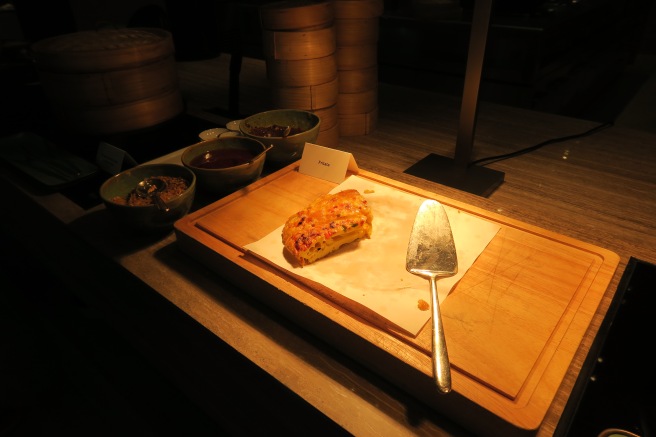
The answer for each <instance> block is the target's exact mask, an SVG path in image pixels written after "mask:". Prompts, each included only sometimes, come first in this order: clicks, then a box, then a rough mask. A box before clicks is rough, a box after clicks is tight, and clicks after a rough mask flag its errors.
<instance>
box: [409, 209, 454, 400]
mask: <svg viewBox="0 0 656 437" xmlns="http://www.w3.org/2000/svg"><path fill="white" fill-rule="evenodd" d="M406 269H407V270H408V272H410V273H412V274H414V275H418V276H421V277H423V278H426V279H429V280H430V291H431V311H432V324H433V336H432V343H433V378H434V379H435V382H436V384H437V387H438V389H439V390H440V392H441V393H448V392H450V391H451V369H450V366H449V355H448V353H447V350H446V340H445V338H444V328H443V327H442V316H441V315H440V304H439V299H438V296H437V278H440V277H448V276H453V275H455V274H456V273H458V256H457V254H456V246H455V243H454V242H453V234H452V233H451V225H450V223H449V218H448V217H447V215H446V211H445V210H444V207H443V206H442V204H440V203H439V202H437V201H435V200H426V201H424V203H422V204H421V206H420V207H419V211H418V212H417V217H415V223H414V225H413V227H412V234H411V235H410V242H409V243H408V255H407V258H406Z"/></svg>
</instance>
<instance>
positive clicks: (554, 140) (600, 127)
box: [469, 121, 613, 167]
mask: <svg viewBox="0 0 656 437" xmlns="http://www.w3.org/2000/svg"><path fill="white" fill-rule="evenodd" d="M611 126H613V122H612V121H607V122H605V123H602V124H600V125H598V126H595V127H593V128H592V129H590V130H587V131H585V132H582V133H579V134H574V135H568V136H565V137H559V138H552V139H550V140H546V141H543V142H541V143H538V144H535V145H533V146H530V147H526V148H524V149H520V150H516V151H514V152H510V153H506V154H503V155H496V156H490V157H487V158H481V159H477V160H475V161H472V162H470V163H469V167H471V166H474V165H481V166H485V165H487V164H492V163H493V162H498V161H502V160H504V159H508V158H514V157H516V156H520V155H524V154H526V153H530V152H533V151H535V150H538V149H540V148H542V147H544V146H548V145H549V144H555V143H562V142H564V141H569V140H574V139H576V138H583V137H587V136H588V135H592V134H594V133H597V132H599V131H601V130H603V129H606V128H608V127H611Z"/></svg>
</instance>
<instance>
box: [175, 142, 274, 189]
mask: <svg viewBox="0 0 656 437" xmlns="http://www.w3.org/2000/svg"><path fill="white" fill-rule="evenodd" d="M269 148H270V147H267V146H265V145H264V144H262V143H261V142H260V141H257V140H254V139H252V138H247V137H243V136H222V137H220V138H215V139H212V140H208V141H202V142H200V143H196V144H194V145H192V146H189V147H187V148H186V149H185V150H184V152H182V156H181V159H182V164H183V165H184V166H185V167H186V168H188V169H190V170H191V171H192V172H194V174H195V175H196V178H197V179H198V187H199V189H201V190H203V191H206V192H210V193H218V194H227V193H230V192H233V191H236V190H237V189H239V188H241V187H244V186H246V185H248V184H250V183H251V182H254V181H255V180H257V179H258V178H259V177H260V175H261V174H262V169H263V168H264V162H265V160H266V158H267V153H268V152H267V151H268V150H269Z"/></svg>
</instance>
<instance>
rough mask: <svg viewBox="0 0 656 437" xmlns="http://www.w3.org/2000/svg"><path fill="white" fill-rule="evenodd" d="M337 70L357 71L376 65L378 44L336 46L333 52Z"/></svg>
mask: <svg viewBox="0 0 656 437" xmlns="http://www.w3.org/2000/svg"><path fill="white" fill-rule="evenodd" d="M335 58H336V59H337V61H336V62H337V69H338V70H358V69H363V68H369V67H373V66H374V65H378V44H366V45H356V46H338V47H337V50H336V51H335Z"/></svg>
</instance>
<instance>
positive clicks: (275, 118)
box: [239, 109, 321, 163]
mask: <svg viewBox="0 0 656 437" xmlns="http://www.w3.org/2000/svg"><path fill="white" fill-rule="evenodd" d="M320 126H321V118H320V117H319V116H318V115H317V114H315V113H314V112H311V111H304V110H301V109H273V110H270V111H264V112H260V113H257V114H254V115H251V116H250V117H246V118H244V119H243V120H241V122H240V123H239V130H240V131H241V133H242V134H243V135H245V136H247V137H250V138H254V139H256V140H258V141H260V142H262V143H263V144H264V145H267V146H268V145H271V146H273V147H272V149H271V150H270V151H269V152H267V160H268V161H274V162H278V163H287V162H292V161H296V160H299V159H301V156H302V154H303V149H304V147H305V143H314V142H315V141H316V140H317V137H318V136H319V128H320Z"/></svg>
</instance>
